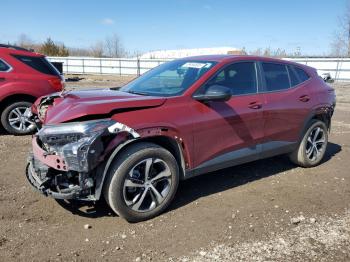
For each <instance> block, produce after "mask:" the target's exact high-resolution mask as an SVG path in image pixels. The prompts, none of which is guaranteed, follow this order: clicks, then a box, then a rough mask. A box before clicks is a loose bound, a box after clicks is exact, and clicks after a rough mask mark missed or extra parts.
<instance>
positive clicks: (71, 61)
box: [48, 57, 350, 81]
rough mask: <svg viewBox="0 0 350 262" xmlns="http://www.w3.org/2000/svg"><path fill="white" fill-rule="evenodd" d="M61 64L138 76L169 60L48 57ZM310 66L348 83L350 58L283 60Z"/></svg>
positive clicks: (77, 71)
mask: <svg viewBox="0 0 350 262" xmlns="http://www.w3.org/2000/svg"><path fill="white" fill-rule="evenodd" d="M48 59H49V60H50V61H51V62H62V63H63V72H64V73H71V74H118V75H140V74H143V73H145V72H147V71H148V70H150V69H152V68H154V67H156V66H158V65H160V64H162V63H164V62H166V61H169V59H126V58H91V57H48ZM285 59H286V60H290V61H294V62H297V63H301V64H306V65H309V66H312V67H314V68H316V69H317V70H318V73H319V74H320V75H321V74H322V73H330V75H331V77H332V78H334V79H335V80H336V81H350V58H285Z"/></svg>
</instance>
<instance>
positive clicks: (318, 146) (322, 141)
mask: <svg viewBox="0 0 350 262" xmlns="http://www.w3.org/2000/svg"><path fill="white" fill-rule="evenodd" d="M325 145H326V136H325V131H324V130H323V129H322V128H321V127H319V126H316V127H315V128H314V129H312V131H311V132H310V134H309V136H308V138H307V142H306V156H307V158H308V159H309V160H311V161H316V160H318V159H319V157H320V156H322V152H323V150H324V147H325Z"/></svg>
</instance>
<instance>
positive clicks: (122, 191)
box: [103, 143, 179, 222]
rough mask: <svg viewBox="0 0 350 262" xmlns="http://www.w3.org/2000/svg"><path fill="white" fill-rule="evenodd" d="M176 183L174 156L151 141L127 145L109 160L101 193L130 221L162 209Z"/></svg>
mask: <svg viewBox="0 0 350 262" xmlns="http://www.w3.org/2000/svg"><path fill="white" fill-rule="evenodd" d="M178 184H179V168H178V165H177V162H176V160H175V158H174V156H173V155H172V154H171V153H170V152H169V151H168V150H166V149H164V148H162V147H160V146H158V145H156V144H153V143H137V144H133V145H131V146H129V147H127V148H126V149H125V150H124V151H123V152H121V153H120V154H119V155H117V157H116V159H115V160H114V161H113V162H112V164H111V167H110V168H109V171H108V173H107V177H106V181H105V183H104V190H103V193H104V197H105V199H106V202H107V203H108V204H109V206H110V207H111V208H112V210H113V211H114V212H115V213H116V214H118V215H119V216H121V217H123V218H125V219H126V220H127V221H129V222H139V221H143V220H147V219H150V218H153V217H155V216H157V215H159V214H160V213H162V212H163V211H164V210H165V209H166V208H167V207H168V206H169V204H170V203H171V201H172V200H173V198H174V196H175V193H176V190H177V187H178Z"/></svg>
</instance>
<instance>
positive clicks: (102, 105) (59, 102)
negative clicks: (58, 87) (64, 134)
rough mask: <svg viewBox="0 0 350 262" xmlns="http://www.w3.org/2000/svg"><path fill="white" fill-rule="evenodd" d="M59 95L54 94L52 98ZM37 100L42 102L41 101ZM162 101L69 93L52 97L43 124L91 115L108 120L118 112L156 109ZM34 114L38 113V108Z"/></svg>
mask: <svg viewBox="0 0 350 262" xmlns="http://www.w3.org/2000/svg"><path fill="white" fill-rule="evenodd" d="M58 95H59V94H58V93H56V94H53V95H52V96H58ZM40 101H41V102H42V101H44V100H43V98H41V100H40ZM165 101H166V98H162V97H152V96H143V95H136V94H130V93H126V92H121V91H115V90H110V89H88V90H80V91H69V92H64V93H63V94H61V95H60V96H59V97H56V98H54V99H53V101H52V102H51V104H49V105H48V109H47V112H46V117H45V120H44V124H57V123H62V122H67V121H70V120H74V119H76V118H80V117H84V116H90V115H91V116H93V115H101V116H102V117H104V116H105V117H109V116H110V115H112V114H114V113H117V112H118V110H119V111H125V110H128V109H130V110H140V109H144V108H150V107H157V106H161V105H162V104H164V102H165ZM36 104H37V103H36ZM37 106H40V105H39V104H38V105H37ZM37 111H39V110H38V108H37ZM101 116H100V117H101Z"/></svg>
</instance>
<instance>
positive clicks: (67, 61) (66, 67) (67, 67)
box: [66, 58, 69, 73]
mask: <svg viewBox="0 0 350 262" xmlns="http://www.w3.org/2000/svg"><path fill="white" fill-rule="evenodd" d="M68 61H69V60H68V58H66V73H68Z"/></svg>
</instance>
